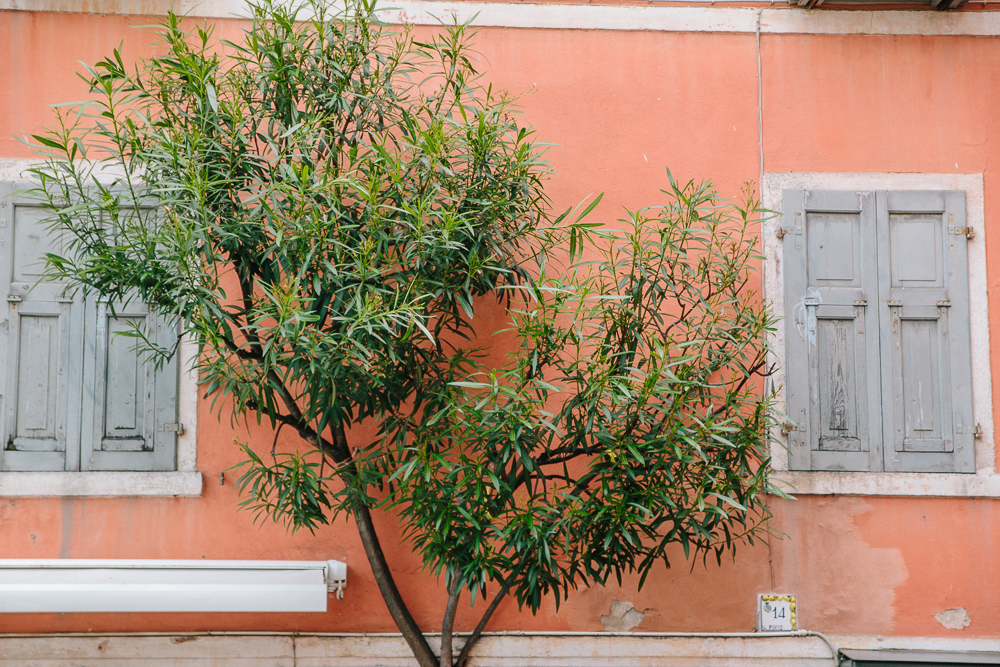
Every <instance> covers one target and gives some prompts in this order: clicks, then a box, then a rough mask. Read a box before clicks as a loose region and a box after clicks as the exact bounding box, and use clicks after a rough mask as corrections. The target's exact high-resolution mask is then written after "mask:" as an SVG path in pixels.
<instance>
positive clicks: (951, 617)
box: [934, 607, 972, 630]
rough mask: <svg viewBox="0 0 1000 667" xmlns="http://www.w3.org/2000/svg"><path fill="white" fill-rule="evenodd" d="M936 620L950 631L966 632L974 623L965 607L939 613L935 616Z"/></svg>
mask: <svg viewBox="0 0 1000 667" xmlns="http://www.w3.org/2000/svg"><path fill="white" fill-rule="evenodd" d="M934 620H935V621H937V622H938V623H940V624H941V625H943V626H944V627H946V628H948V629H949V630H964V629H965V628H967V627H969V625H970V624H971V623H972V619H971V618H969V612H967V611H966V610H965V607H958V608H957V609H945V610H944V611H939V612H938V613H936V614H934Z"/></svg>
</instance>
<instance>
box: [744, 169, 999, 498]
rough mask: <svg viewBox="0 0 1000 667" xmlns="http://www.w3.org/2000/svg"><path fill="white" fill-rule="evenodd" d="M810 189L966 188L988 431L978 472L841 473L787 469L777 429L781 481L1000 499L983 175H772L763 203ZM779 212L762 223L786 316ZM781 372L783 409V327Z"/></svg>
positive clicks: (819, 489)
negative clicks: (784, 193) (784, 192)
mask: <svg viewBox="0 0 1000 667" xmlns="http://www.w3.org/2000/svg"><path fill="white" fill-rule="evenodd" d="M786 189H803V190H804V189H811V190H962V191H964V192H965V209H966V221H967V224H968V225H970V226H971V227H972V228H973V229H974V230H975V237H974V238H973V239H971V240H970V241H969V245H968V248H969V310H970V315H971V322H970V329H971V337H972V409H973V414H974V417H975V420H976V422H978V423H979V424H980V426H981V427H982V430H983V434H982V439H980V440H976V473H975V475H965V474H915V473H896V474H892V473H838V472H787V471H788V452H787V449H786V447H787V438H786V436H785V434H783V433H777V434H775V440H776V443H775V444H773V445H772V447H771V464H772V468H773V469H774V470H775V471H777V472H778V474H777V475H776V478H777V479H778V480H781V481H784V482H785V483H787V484H791V485H792V486H793V487H794V488H793V489H791V491H792V493H795V494H812V493H817V494H847V495H890V496H952V497H954V496H963V497H964V496H983V497H1000V476H998V475H997V471H996V455H995V444H994V424H993V381H992V376H991V374H990V329H989V303H988V299H987V281H986V233H987V230H986V228H985V224H984V223H985V213H984V211H985V208H984V201H983V176H982V174H885V173H879V174H827V173H799V174H796V173H770V174H766V175H765V176H764V185H763V189H762V203H763V206H764V208H766V209H768V210H771V211H781V191H782V190H786ZM780 226H781V216H780V215H777V216H773V217H771V218H769V219H767V220H765V221H764V224H763V225H762V231H761V233H762V245H763V251H764V257H765V261H764V293H765V295H766V298H767V301H768V302H769V303H770V304H771V308H772V309H773V312H774V313H775V315H777V316H778V317H780V318H784V315H785V313H784V303H785V295H784V283H783V280H782V273H781V267H782V262H781V261H780V257H781V241H780V240H779V239H778V236H777V234H776V232H777V230H778V228H779V227H780ZM772 343H773V350H774V354H775V359H774V360H773V361H775V362H777V367H778V370H777V372H776V374H775V375H774V376H773V378H772V379H773V381H774V383H775V386H777V387H779V395H778V407H779V409H781V410H782V411H784V410H785V397H784V391H783V387H784V384H785V375H784V368H783V361H784V350H785V329H784V326H783V325H779V326H778V327H776V328H775V331H774V334H773V336H772Z"/></svg>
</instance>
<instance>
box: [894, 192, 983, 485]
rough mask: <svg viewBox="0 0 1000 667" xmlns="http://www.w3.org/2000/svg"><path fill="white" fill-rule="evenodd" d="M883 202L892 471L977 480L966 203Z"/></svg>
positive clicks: (899, 195)
mask: <svg viewBox="0 0 1000 667" xmlns="http://www.w3.org/2000/svg"><path fill="white" fill-rule="evenodd" d="M878 200H879V215H878V234H879V271H880V280H879V286H880V293H879V310H880V317H881V319H882V322H883V325H882V328H881V348H882V391H883V395H885V396H891V397H892V401H891V404H890V403H889V402H886V405H885V406H884V407H883V433H884V442H885V469H886V470H887V471H897V472H975V452H974V435H973V424H974V422H973V415H972V361H971V354H970V332H969V285H968V261H967V248H966V245H967V239H966V237H965V234H964V233H952V231H955V230H954V228H956V227H965V195H964V193H962V192H889V193H879V195H878Z"/></svg>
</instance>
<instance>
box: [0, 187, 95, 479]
mask: <svg viewBox="0 0 1000 667" xmlns="http://www.w3.org/2000/svg"><path fill="white" fill-rule="evenodd" d="M3 190H4V192H2V193H0V194H2V195H3V196H5V197H7V199H5V200H4V205H3V206H2V208H0V211H2V219H0V256H2V257H3V258H4V260H5V261H4V262H3V266H4V271H3V273H2V279H0V291H2V295H3V298H5V300H6V303H5V304H4V307H3V311H4V313H5V314H6V322H5V326H4V327H3V330H2V333H0V357H2V361H0V364H2V373H0V379H2V381H3V386H4V401H3V435H2V439H3V446H2V454H0V469H2V470H76V469H78V466H79V433H80V430H79V424H80V422H79V417H80V414H79V413H80V386H81V385H80V376H81V360H82V355H81V341H82V340H83V330H82V324H83V322H82V311H81V307H80V303H79V300H74V299H73V298H71V297H69V296H68V295H67V287H68V286H67V285H66V284H64V283H57V282H38V281H39V278H40V277H41V273H42V270H43V268H44V258H43V256H44V254H45V253H47V252H54V253H61V252H62V245H61V242H60V240H59V238H53V236H52V235H51V234H50V230H49V229H48V223H47V222H46V221H45V219H46V216H47V214H46V212H45V211H43V210H42V209H41V208H40V207H37V206H34V205H32V202H31V201H30V200H26V199H24V198H23V197H19V196H17V195H16V193H15V191H14V188H13V186H12V185H10V184H4V186H3Z"/></svg>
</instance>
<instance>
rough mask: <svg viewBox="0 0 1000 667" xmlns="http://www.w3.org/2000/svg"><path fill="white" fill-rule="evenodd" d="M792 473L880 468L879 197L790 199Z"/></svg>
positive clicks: (795, 194) (786, 241)
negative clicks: (876, 198) (877, 210)
mask: <svg viewBox="0 0 1000 667" xmlns="http://www.w3.org/2000/svg"><path fill="white" fill-rule="evenodd" d="M783 210H784V220H783V225H782V227H783V230H784V236H783V249H784V252H783V257H784V266H783V271H784V288H785V313H786V317H785V340H786V374H785V377H786V384H785V391H786V400H787V403H786V409H787V412H788V416H789V417H790V418H791V420H792V422H793V424H794V430H792V431H791V432H790V433H789V466H790V468H791V469H793V470H850V471H867V470H878V469H880V468H881V440H882V428H881V419H880V414H879V405H880V402H881V401H880V391H881V389H880V382H879V350H878V345H879V339H878V334H877V332H878V326H877V317H878V315H877V312H876V311H877V308H876V307H875V303H874V302H875V300H876V299H877V296H878V272H877V264H876V237H875V235H876V225H875V214H876V208H875V201H874V194H873V193H870V192H809V191H802V190H789V191H785V192H784V194H783Z"/></svg>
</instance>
